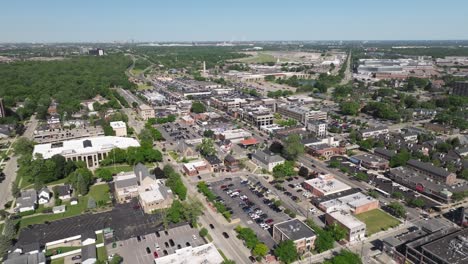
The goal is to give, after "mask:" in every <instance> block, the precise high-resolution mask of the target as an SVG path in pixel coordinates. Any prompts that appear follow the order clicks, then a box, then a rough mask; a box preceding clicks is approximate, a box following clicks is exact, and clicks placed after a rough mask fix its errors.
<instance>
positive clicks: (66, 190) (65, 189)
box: [54, 184, 72, 200]
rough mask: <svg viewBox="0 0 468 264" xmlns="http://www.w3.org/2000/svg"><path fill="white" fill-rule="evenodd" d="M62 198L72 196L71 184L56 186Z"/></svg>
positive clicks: (65, 198) (58, 194)
mask: <svg viewBox="0 0 468 264" xmlns="http://www.w3.org/2000/svg"><path fill="white" fill-rule="evenodd" d="M54 189H55V191H56V192H57V196H58V198H59V199H60V200H68V199H70V198H71V194H72V188H71V186H70V185H68V184H65V185H59V186H57V187H55V188H54Z"/></svg>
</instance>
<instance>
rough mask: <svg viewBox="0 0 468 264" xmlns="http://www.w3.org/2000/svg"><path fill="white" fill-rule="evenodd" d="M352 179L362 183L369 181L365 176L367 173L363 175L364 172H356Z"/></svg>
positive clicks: (367, 176)
mask: <svg viewBox="0 0 468 264" xmlns="http://www.w3.org/2000/svg"><path fill="white" fill-rule="evenodd" d="M354 177H356V179H358V180H360V181H363V182H367V181H369V175H367V173H364V172H358V173H356V175H355V176H354Z"/></svg>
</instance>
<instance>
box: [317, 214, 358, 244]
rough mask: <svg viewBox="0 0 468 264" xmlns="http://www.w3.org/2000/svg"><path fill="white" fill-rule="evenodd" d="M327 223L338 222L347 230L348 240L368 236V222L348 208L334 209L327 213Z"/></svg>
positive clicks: (351, 240)
mask: <svg viewBox="0 0 468 264" xmlns="http://www.w3.org/2000/svg"><path fill="white" fill-rule="evenodd" d="M325 222H326V223H327V225H333V224H335V223H336V224H338V225H340V226H341V227H343V228H344V229H345V230H346V231H347V240H348V241H350V242H353V241H361V240H363V239H364V238H365V236H366V224H365V223H363V222H361V221H360V220H359V219H357V218H356V217H354V215H352V214H351V212H348V211H346V210H343V211H333V212H330V213H327V214H326V215H325Z"/></svg>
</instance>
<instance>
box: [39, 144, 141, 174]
mask: <svg viewBox="0 0 468 264" xmlns="http://www.w3.org/2000/svg"><path fill="white" fill-rule="evenodd" d="M139 146H140V143H138V141H137V140H136V139H133V138H127V137H114V136H104V137H89V138H83V139H75V140H68V141H62V142H57V143H48V144H38V145H35V146H34V151H33V157H34V156H35V155H36V154H40V155H42V157H43V158H44V159H50V158H51V157H52V156H54V155H62V156H63V157H65V159H66V160H72V161H78V160H80V161H84V162H85V163H86V166H87V167H88V168H92V169H94V168H97V167H99V162H100V161H101V160H103V159H105V158H106V157H107V156H108V154H109V152H110V151H111V150H113V149H115V148H121V149H127V148H128V147H139Z"/></svg>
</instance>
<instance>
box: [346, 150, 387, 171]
mask: <svg viewBox="0 0 468 264" xmlns="http://www.w3.org/2000/svg"><path fill="white" fill-rule="evenodd" d="M349 160H350V161H351V162H353V163H355V164H359V165H360V166H362V167H364V168H366V169H370V170H386V169H388V168H389V167H390V162H389V161H388V160H386V159H383V158H381V157H379V156H376V155H372V154H362V155H355V156H352V157H351V158H350V159H349Z"/></svg>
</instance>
